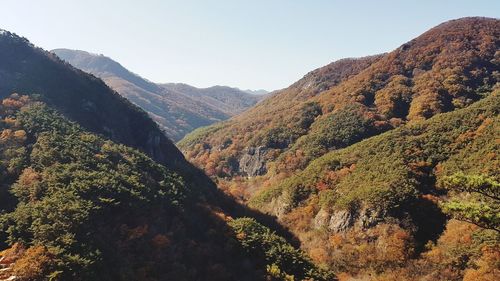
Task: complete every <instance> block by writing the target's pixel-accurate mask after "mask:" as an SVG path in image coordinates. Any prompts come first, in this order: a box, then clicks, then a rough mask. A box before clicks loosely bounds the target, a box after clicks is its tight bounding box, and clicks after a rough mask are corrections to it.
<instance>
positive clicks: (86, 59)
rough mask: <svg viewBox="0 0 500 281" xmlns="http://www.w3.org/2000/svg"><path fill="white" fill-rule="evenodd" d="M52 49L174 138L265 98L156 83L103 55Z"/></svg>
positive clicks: (229, 90)
mask: <svg viewBox="0 0 500 281" xmlns="http://www.w3.org/2000/svg"><path fill="white" fill-rule="evenodd" d="M52 52H53V53H55V54H56V55H57V56H59V57H60V58H61V59H63V60H64V61H67V62H68V63H70V64H71V65H73V66H74V67H76V68H78V69H81V70H83V71H86V72H89V73H92V74H93V75H95V76H97V77H99V78H101V79H103V80H104V82H106V84H107V85H108V86H110V87H111V88H112V89H114V90H115V91H117V92H118V93H119V94H120V95H122V96H124V97H125V98H127V99H128V100H130V101H131V102H133V103H134V104H136V105H137V106H139V107H141V108H142V109H144V110H145V111H146V112H148V114H149V115H150V116H151V118H153V120H155V121H156V122H157V123H158V124H159V125H160V127H161V129H162V130H164V131H165V132H166V134H167V136H168V137H170V138H171V139H172V140H174V141H178V140H180V139H181V138H182V137H183V136H184V135H186V134H187V133H189V132H191V131H192V130H194V129H196V128H198V127H201V126H207V125H210V124H212V123H215V122H218V121H222V120H226V119H228V118H229V117H231V116H233V115H235V114H238V113H241V112H243V111H244V110H246V109H248V108H249V107H251V106H253V105H255V104H256V103H257V102H258V101H259V100H261V99H262V98H263V97H264V96H256V95H252V94H249V93H246V92H244V91H241V90H239V89H236V88H230V87H225V86H214V87H210V88H204V89H200V88H196V87H192V86H189V85H186V84H175V83H170V84H155V83H153V82H150V81H148V80H146V79H144V78H142V77H140V76H139V75H137V74H134V73H132V72H130V71H129V70H127V69H126V68H125V67H123V66H122V65H121V64H119V63H118V62H116V61H114V60H112V59H110V58H108V57H105V56H103V55H96V54H91V53H88V52H85V51H78V50H69V49H55V50H52ZM166 79H168V77H166Z"/></svg>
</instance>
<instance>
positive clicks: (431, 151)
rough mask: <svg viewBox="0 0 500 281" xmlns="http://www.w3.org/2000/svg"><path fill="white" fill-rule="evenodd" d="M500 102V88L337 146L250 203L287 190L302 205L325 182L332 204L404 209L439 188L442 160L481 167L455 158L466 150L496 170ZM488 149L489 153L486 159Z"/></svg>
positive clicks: (453, 165) (451, 165)
mask: <svg viewBox="0 0 500 281" xmlns="http://www.w3.org/2000/svg"><path fill="white" fill-rule="evenodd" d="M499 102H500V98H499V95H498V93H494V94H491V95H490V96H489V97H487V98H485V99H484V100H482V101H480V102H477V103H476V104H474V105H472V106H470V107H468V108H466V109H463V110H459V111H456V112H452V113H448V114H442V115H438V116H436V117H434V118H432V119H430V120H428V121H425V122H416V123H414V124H410V125H407V126H403V127H401V128H399V129H396V130H392V131H390V132H387V133H384V134H382V135H378V136H375V137H373V138H370V139H367V140H364V141H361V142H359V143H356V144H354V145H351V146H349V147H348V148H345V149H341V150H336V151H332V152H330V153H328V154H325V155H324V156H322V157H320V158H318V159H316V160H314V161H312V162H311V163H310V164H309V165H308V166H307V168H306V169H305V170H304V171H301V172H298V173H296V174H295V175H293V176H291V177H289V178H287V179H285V180H283V181H281V182H280V183H279V184H276V185H274V186H271V187H270V188H268V189H266V190H264V191H263V192H261V193H260V194H257V195H256V196H255V197H254V198H252V199H251V201H250V204H252V205H253V206H257V207H264V206H265V205H266V202H267V203H269V202H271V201H272V199H274V198H277V197H280V196H282V195H283V194H286V195H287V196H285V198H288V200H292V201H287V202H285V205H290V206H297V205H298V204H299V203H300V201H304V200H307V198H309V196H308V195H307V194H314V193H318V192H322V191H321V189H320V188H319V187H320V186H325V188H327V190H332V191H333V192H334V193H335V194H336V196H333V194H331V193H332V191H329V193H330V195H329V196H328V197H329V198H330V199H329V200H328V201H329V202H331V203H333V205H334V206H332V207H336V208H349V207H352V206H355V205H357V204H358V203H364V204H368V205H373V206H378V207H382V208H386V209H387V208H398V207H399V206H401V205H402V204H405V202H407V201H408V200H410V201H411V200H412V198H413V199H415V198H416V197H417V196H418V195H419V194H422V193H426V192H429V191H430V190H428V188H433V187H432V186H428V184H429V182H432V178H433V175H432V174H431V173H432V168H433V167H435V166H437V165H438V164H439V165H440V166H441V167H449V169H450V170H453V169H464V168H467V169H469V167H470V169H473V168H472V167H474V166H477V165H475V163H474V162H464V161H463V160H464V158H458V157H457V158H455V156H456V155H459V156H460V155H463V153H464V151H467V152H468V153H469V156H470V157H473V158H472V159H480V158H482V159H483V160H482V161H483V162H482V166H481V168H482V169H483V170H486V171H490V173H492V174H495V171H496V172H498V170H495V165H496V164H495V163H497V160H495V159H496V155H494V154H493V155H491V152H492V151H495V149H496V148H494V147H492V146H495V142H494V139H495V137H497V136H498V130H496V129H495V128H497V126H498V124H499V122H498V111H499V108H500V105H499ZM481 144H488V145H487V146H483V145H481ZM488 153H490V156H488V157H489V158H485V156H486V155H488ZM458 163H459V164H458ZM342 171H345V172H342ZM282 198H283V197H282ZM320 198H321V197H320ZM297 199H298V200H299V201H294V200H297ZM264 209H265V208H264Z"/></svg>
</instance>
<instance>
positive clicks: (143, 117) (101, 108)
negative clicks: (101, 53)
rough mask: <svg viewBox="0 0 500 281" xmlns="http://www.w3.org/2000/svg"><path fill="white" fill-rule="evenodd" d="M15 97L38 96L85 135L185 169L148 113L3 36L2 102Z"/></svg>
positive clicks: (46, 54)
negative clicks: (106, 139)
mask: <svg viewBox="0 0 500 281" xmlns="http://www.w3.org/2000/svg"><path fill="white" fill-rule="evenodd" d="M13 92H21V93H28V94H36V95H40V96H41V98H42V100H44V101H46V102H47V103H48V104H50V105H53V106H55V107H56V108H57V109H58V110H60V111H61V112H62V113H63V114H64V115H65V116H67V117H69V118H70V119H72V120H74V121H76V122H78V123H79V124H80V125H81V126H83V127H84V128H86V129H87V130H89V131H92V132H95V133H98V134H102V135H104V136H107V137H109V138H111V139H113V140H114V141H117V142H119V143H123V144H125V145H128V146H132V147H135V148H138V149H140V150H142V151H144V152H145V153H147V154H148V155H150V156H151V157H152V158H154V159H155V160H156V161H158V162H160V163H162V164H165V165H166V166H168V167H170V168H173V169H177V168H179V167H183V166H185V165H187V164H186V162H185V160H184V157H183V156H182V154H181V153H180V152H179V151H178V150H177V149H176V147H175V146H174V145H173V144H172V142H171V141H170V140H168V139H167V137H165V136H164V135H163V133H162V132H161V131H160V130H159V129H158V126H157V125H156V124H155V123H154V122H153V121H152V120H151V119H150V118H149V117H148V116H147V114H146V113H145V112H144V111H142V110H140V109H138V108H137V107H136V106H134V105H132V104H131V103H130V102H128V101H127V100H126V99H124V98H122V97H121V96H120V95H118V94H117V93H116V92H114V91H113V90H111V89H110V88H109V87H108V86H106V84H104V83H103V82H102V80H100V79H98V78H95V77H94V76H92V75H90V74H87V73H85V72H83V71H81V70H78V69H76V68H74V67H72V66H70V65H68V64H66V63H64V62H63V61H61V60H60V59H59V58H58V57H57V56H55V55H53V54H51V53H49V52H46V51H44V50H42V49H39V48H36V47H34V46H33V45H32V44H30V43H29V42H28V41H27V40H26V39H24V38H21V37H19V36H17V35H15V34H12V33H10V32H7V31H4V32H2V33H1V34H0V97H2V98H3V97H6V96H7V95H10V94H11V93H13Z"/></svg>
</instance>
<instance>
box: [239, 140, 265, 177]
mask: <svg viewBox="0 0 500 281" xmlns="http://www.w3.org/2000/svg"><path fill="white" fill-rule="evenodd" d="M266 151H267V150H266V148H265V147H263V146H259V147H257V148H255V147H249V148H247V149H246V150H245V152H244V154H243V156H242V157H241V158H240V162H239V171H240V173H241V174H243V175H246V176H249V177H255V176H261V175H263V174H265V173H266V172H267V169H266V159H265V155H266Z"/></svg>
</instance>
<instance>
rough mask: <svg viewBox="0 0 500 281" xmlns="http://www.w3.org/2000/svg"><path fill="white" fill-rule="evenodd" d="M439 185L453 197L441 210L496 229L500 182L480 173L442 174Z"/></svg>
mask: <svg viewBox="0 0 500 281" xmlns="http://www.w3.org/2000/svg"><path fill="white" fill-rule="evenodd" d="M442 185H443V187H445V188H446V189H447V190H449V191H450V192H451V194H452V195H456V196H454V198H453V199H451V200H449V201H447V202H445V203H444V204H443V210H444V211H445V212H446V213H448V214H450V215H451V216H453V218H455V219H457V220H461V221H466V222H469V223H473V224H475V225H477V226H479V227H482V228H485V229H491V230H495V231H497V232H500V183H498V181H496V180H495V179H493V178H490V177H487V176H484V175H465V174H463V173H457V174H454V175H453V176H450V177H446V178H444V179H443V182H442Z"/></svg>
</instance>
